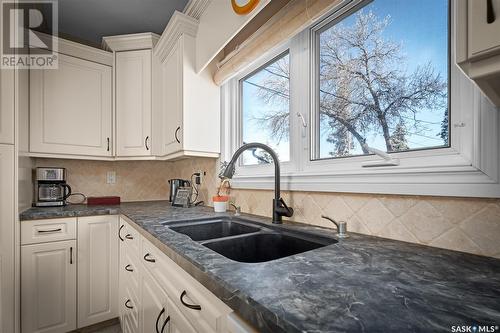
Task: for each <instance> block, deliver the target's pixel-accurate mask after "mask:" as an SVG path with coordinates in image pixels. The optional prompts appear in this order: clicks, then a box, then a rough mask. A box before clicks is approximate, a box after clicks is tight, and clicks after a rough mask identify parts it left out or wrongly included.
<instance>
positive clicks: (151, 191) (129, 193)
mask: <svg viewBox="0 0 500 333" xmlns="http://www.w3.org/2000/svg"><path fill="white" fill-rule="evenodd" d="M36 166H37V167H41V166H45V167H51V166H52V167H63V168H66V169H67V171H68V179H67V181H68V184H69V185H70V186H71V188H72V191H73V193H75V192H80V193H83V194H85V195H86V196H108V195H118V196H120V197H121V200H122V201H145V200H167V199H168V193H169V186H168V182H167V181H168V179H171V178H183V179H189V178H190V177H191V175H192V174H193V173H194V172H196V171H199V170H201V171H206V172H207V175H206V176H205V179H204V181H203V184H202V186H201V188H200V198H199V200H204V201H206V200H207V199H208V193H209V192H210V193H214V188H215V186H216V185H215V178H214V172H213V170H214V169H215V160H214V159H207V158H206V159H203V158H198V159H184V160H179V161H176V162H165V161H116V162H108V161H81V160H67V159H42V158H37V159H36ZM108 171H115V172H116V183H115V184H106V173H107V172H108ZM209 171H210V172H209ZM78 199H79V198H76V197H75V199H74V200H75V201H76V200H78Z"/></svg>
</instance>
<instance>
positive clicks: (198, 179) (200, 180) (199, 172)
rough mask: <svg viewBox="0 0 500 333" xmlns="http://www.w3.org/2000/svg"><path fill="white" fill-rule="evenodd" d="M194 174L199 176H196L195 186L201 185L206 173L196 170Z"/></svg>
mask: <svg viewBox="0 0 500 333" xmlns="http://www.w3.org/2000/svg"><path fill="white" fill-rule="evenodd" d="M196 173H197V174H199V176H197V178H196V184H198V185H201V184H202V183H203V179H204V178H205V176H206V175H207V173H206V172H205V171H203V170H198V171H196Z"/></svg>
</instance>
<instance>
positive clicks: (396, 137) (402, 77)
mask: <svg viewBox="0 0 500 333" xmlns="http://www.w3.org/2000/svg"><path fill="white" fill-rule="evenodd" d="M389 24H390V19H389V17H386V18H384V19H380V18H378V17H377V16H376V15H375V14H373V13H372V12H371V11H370V12H367V13H365V12H364V11H359V12H358V13H357V14H356V16H355V23H354V25H353V26H346V25H344V24H342V23H339V24H336V25H334V26H333V27H331V28H330V29H328V30H325V31H324V32H323V33H322V35H321V37H320V59H319V85H320V91H319V112H320V119H321V122H322V124H328V126H327V131H328V137H327V141H328V142H331V143H332V144H333V145H334V147H335V149H334V150H333V151H332V152H330V154H331V155H335V156H345V155H349V153H350V151H351V150H352V149H353V148H354V143H353V140H352V139H351V138H353V139H354V140H356V141H357V142H358V143H359V145H360V146H361V148H362V149H363V152H364V153H368V152H367V151H366V149H365V148H364V147H363V145H362V144H363V143H364V142H365V141H366V136H367V134H368V133H378V134H381V135H382V136H383V138H384V140H385V145H386V149H387V151H388V152H392V151H398V150H406V149H408V148H409V147H408V144H407V142H406V135H407V133H408V128H409V127H412V128H413V129H414V130H415V131H418V130H421V128H420V127H421V123H420V122H419V121H418V120H417V118H416V115H417V114H418V113H419V112H420V111H421V110H423V109H428V110H442V109H443V108H444V107H445V105H446V95H447V89H446V88H447V82H446V81H445V80H443V78H442V77H441V76H440V74H439V73H435V70H434V68H433V66H432V64H431V63H427V64H426V65H424V66H418V67H417V68H416V69H415V70H413V71H412V72H408V71H407V70H406V67H405V58H404V56H403V54H402V46H401V45H400V44H398V43H395V42H393V41H391V40H389V39H387V38H385V37H384V36H383V32H384V30H385V28H386V27H387V26H388V25H389ZM281 60H282V59H281ZM266 71H267V72H268V73H269V75H268V78H267V79H266V80H265V81H264V82H263V84H262V85H261V87H260V88H259V96H260V97H261V98H262V99H263V100H264V101H265V102H268V103H270V104H272V103H274V104H277V103H280V102H281V103H283V102H284V101H285V100H286V102H287V103H288V96H289V88H288V87H289V85H288V81H289V77H290V73H289V66H288V64H285V63H283V62H282V61H281V62H280V61H277V62H275V63H273V64H272V65H270V66H269V67H268V68H266ZM439 112H442V111H439ZM288 117H289V113H288V112H287V109H284V108H282V109H280V108H276V109H273V110H272V111H270V112H267V113H266V114H265V115H263V116H262V117H261V118H259V120H260V121H261V122H262V123H263V124H265V125H266V126H267V127H268V128H269V130H271V131H272V132H273V133H275V134H276V135H277V136H278V137H279V138H281V137H283V136H285V135H288V131H289V127H288V124H289V119H288Z"/></svg>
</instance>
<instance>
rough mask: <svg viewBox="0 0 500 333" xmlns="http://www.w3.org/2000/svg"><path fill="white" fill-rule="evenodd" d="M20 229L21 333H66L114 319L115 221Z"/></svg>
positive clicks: (54, 222) (51, 222) (44, 223)
mask: <svg viewBox="0 0 500 333" xmlns="http://www.w3.org/2000/svg"><path fill="white" fill-rule="evenodd" d="M21 224H22V225H21V330H22V332H23V333H31V332H43V333H59V332H69V331H72V330H75V329H77V328H82V327H86V326H89V325H92V324H95V323H98V322H101V321H105V320H108V319H112V318H115V317H117V316H118V284H117V280H118V240H117V237H116V235H117V232H118V216H93V217H81V218H78V219H77V218H63V219H48V220H37V221H22V222H21Z"/></svg>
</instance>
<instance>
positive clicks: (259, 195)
mask: <svg viewBox="0 0 500 333" xmlns="http://www.w3.org/2000/svg"><path fill="white" fill-rule="evenodd" d="M37 165H38V166H42V165H43V166H48V165H54V166H62V167H65V168H67V169H68V171H69V176H68V177H69V183H70V185H71V186H73V189H74V191H82V192H84V193H86V194H88V195H113V194H118V195H121V196H122V200H123V201H135V200H159V199H166V198H167V196H168V185H167V182H166V180H167V179H169V178H189V177H190V175H191V174H192V173H193V172H195V171H197V170H204V171H206V172H207V175H206V176H205V181H204V184H203V185H202V187H201V200H205V202H208V204H209V205H211V203H212V202H211V199H210V198H211V196H213V195H214V194H215V193H216V186H217V185H218V179H217V175H216V171H215V170H216V165H217V161H215V160H213V159H201V158H198V159H185V160H181V161H177V162H156V161H140V162H139V161H137V162H96V161H71V160H42V159H38V160H37ZM110 170H115V171H116V172H117V184H115V185H107V184H105V179H106V171H110ZM282 195H283V197H284V199H285V201H286V202H287V203H289V204H290V205H291V206H292V207H293V208H294V209H295V214H294V216H293V218H292V219H293V220H295V221H298V222H303V223H308V224H313V225H318V226H323V227H332V224H331V223H330V222H328V221H326V220H324V219H322V218H321V215H322V214H324V215H328V216H330V217H332V218H334V219H339V220H345V221H347V226H348V230H350V231H354V232H359V233H363V234H368V235H376V236H380V237H385V238H391V239H398V240H402V241H407V242H412V243H419V244H425V245H430V246H436V247H441V248H447V249H452V250H457V251H463V252H470V253H475V254H480V255H486V256H493V257H497V258H500V241H499V236H500V199H476V198H449V197H445V198H442V197H424V196H396V195H394V196H389V195H372V194H347V193H320V192H283V193H282ZM231 197H232V200H234V201H235V202H236V204H237V205H239V206H241V207H242V211H243V212H247V213H252V214H257V215H265V216H270V215H271V211H272V208H271V200H272V197H273V192H272V191H258V190H234V189H233V190H232V191H231Z"/></svg>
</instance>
